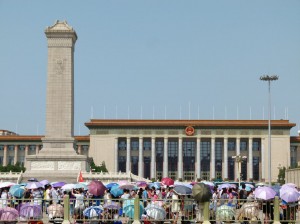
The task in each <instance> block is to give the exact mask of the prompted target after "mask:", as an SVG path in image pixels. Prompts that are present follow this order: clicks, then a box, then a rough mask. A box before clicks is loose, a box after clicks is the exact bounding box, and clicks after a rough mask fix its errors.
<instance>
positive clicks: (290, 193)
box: [279, 187, 300, 203]
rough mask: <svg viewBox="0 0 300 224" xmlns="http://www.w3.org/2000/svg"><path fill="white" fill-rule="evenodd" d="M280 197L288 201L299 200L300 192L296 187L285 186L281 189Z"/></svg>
mask: <svg viewBox="0 0 300 224" xmlns="http://www.w3.org/2000/svg"><path fill="white" fill-rule="evenodd" d="M279 192H280V194H279V196H280V198H281V199H283V200H285V201H286V202H287V203H290V202H295V201H298V199H299V196H300V194H299V192H298V191H297V190H296V188H294V187H285V188H283V189H282V188H281V189H280V191H279Z"/></svg>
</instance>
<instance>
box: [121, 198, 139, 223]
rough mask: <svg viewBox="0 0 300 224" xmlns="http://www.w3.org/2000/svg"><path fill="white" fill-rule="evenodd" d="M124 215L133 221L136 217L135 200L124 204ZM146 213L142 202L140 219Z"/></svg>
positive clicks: (128, 200) (126, 201)
mask: <svg viewBox="0 0 300 224" xmlns="http://www.w3.org/2000/svg"><path fill="white" fill-rule="evenodd" d="M123 213H124V214H125V215H126V216H127V217H129V218H131V219H133V217H134V199H127V200H125V201H124V203H123ZM143 213H144V206H143V204H142V202H140V214H139V217H140V218H141V216H142V214H143Z"/></svg>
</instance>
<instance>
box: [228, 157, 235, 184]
mask: <svg viewBox="0 0 300 224" xmlns="http://www.w3.org/2000/svg"><path fill="white" fill-rule="evenodd" d="M234 163H235V160H234V158H231V157H228V179H229V180H233V181H234Z"/></svg>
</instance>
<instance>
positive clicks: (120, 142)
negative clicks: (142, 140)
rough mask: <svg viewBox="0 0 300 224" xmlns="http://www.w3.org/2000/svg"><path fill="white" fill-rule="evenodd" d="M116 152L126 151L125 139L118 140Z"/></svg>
mask: <svg viewBox="0 0 300 224" xmlns="http://www.w3.org/2000/svg"><path fill="white" fill-rule="evenodd" d="M118 150H126V138H119V139H118Z"/></svg>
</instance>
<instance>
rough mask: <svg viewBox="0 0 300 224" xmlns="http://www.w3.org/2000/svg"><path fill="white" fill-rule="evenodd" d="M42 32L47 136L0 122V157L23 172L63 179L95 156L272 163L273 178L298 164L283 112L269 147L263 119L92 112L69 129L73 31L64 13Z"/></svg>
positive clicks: (124, 162)
mask: <svg viewBox="0 0 300 224" xmlns="http://www.w3.org/2000/svg"><path fill="white" fill-rule="evenodd" d="M45 35H46V38H47V47H48V69H47V98H46V131H45V136H24V135H19V134H18V133H13V132H11V131H7V130H0V165H2V166H7V165H9V164H17V163H19V164H23V165H25V167H26V172H25V174H24V175H27V176H28V177H32V176H35V177H38V175H40V177H44V176H43V175H44V174H45V172H46V173H47V175H48V176H51V177H53V178H63V179H64V180H65V179H66V178H67V177H66V176H67V175H68V174H69V178H70V179H71V178H73V176H76V175H77V173H79V172H80V170H83V171H88V169H89V165H90V159H89V158H93V160H94V162H95V164H96V165H100V164H101V163H102V162H105V164H106V166H107V168H108V170H109V171H111V172H126V173H129V172H131V173H133V174H135V175H138V176H140V177H145V178H148V179H155V180H157V179H161V178H162V177H171V178H174V179H178V180H196V179H206V180H214V179H223V180H237V179H243V180H251V181H252V180H253V181H269V180H268V178H269V174H270V172H269V171H270V170H269V167H270V166H269V165H271V170H272V172H271V173H272V176H271V179H272V181H276V179H277V175H278V167H283V166H284V167H296V166H298V161H299V159H300V137H299V136H295V137H291V136H290V130H291V128H292V127H294V126H295V124H294V123H290V122H289V121H288V120H272V122H271V126H272V132H271V136H272V141H271V152H269V151H268V148H269V145H268V121H267V120H129V119H128V120H118V119H115V120H97V119H92V120H90V121H89V122H87V123H85V125H86V126H87V128H89V130H90V134H89V135H88V136H73V133H74V49H75V42H76V40H77V34H76V32H75V30H74V29H73V28H72V27H71V26H70V25H68V24H67V22H66V21H56V22H55V23H54V25H52V26H50V27H47V28H46V30H45ZM298 152H299V153H298ZM270 154H271V158H270V157H268V155H270ZM269 161H271V164H269ZM71 174H72V175H71ZM267 174H268V175H267ZM55 175H56V176H55ZM74 180H75V178H74Z"/></svg>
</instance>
